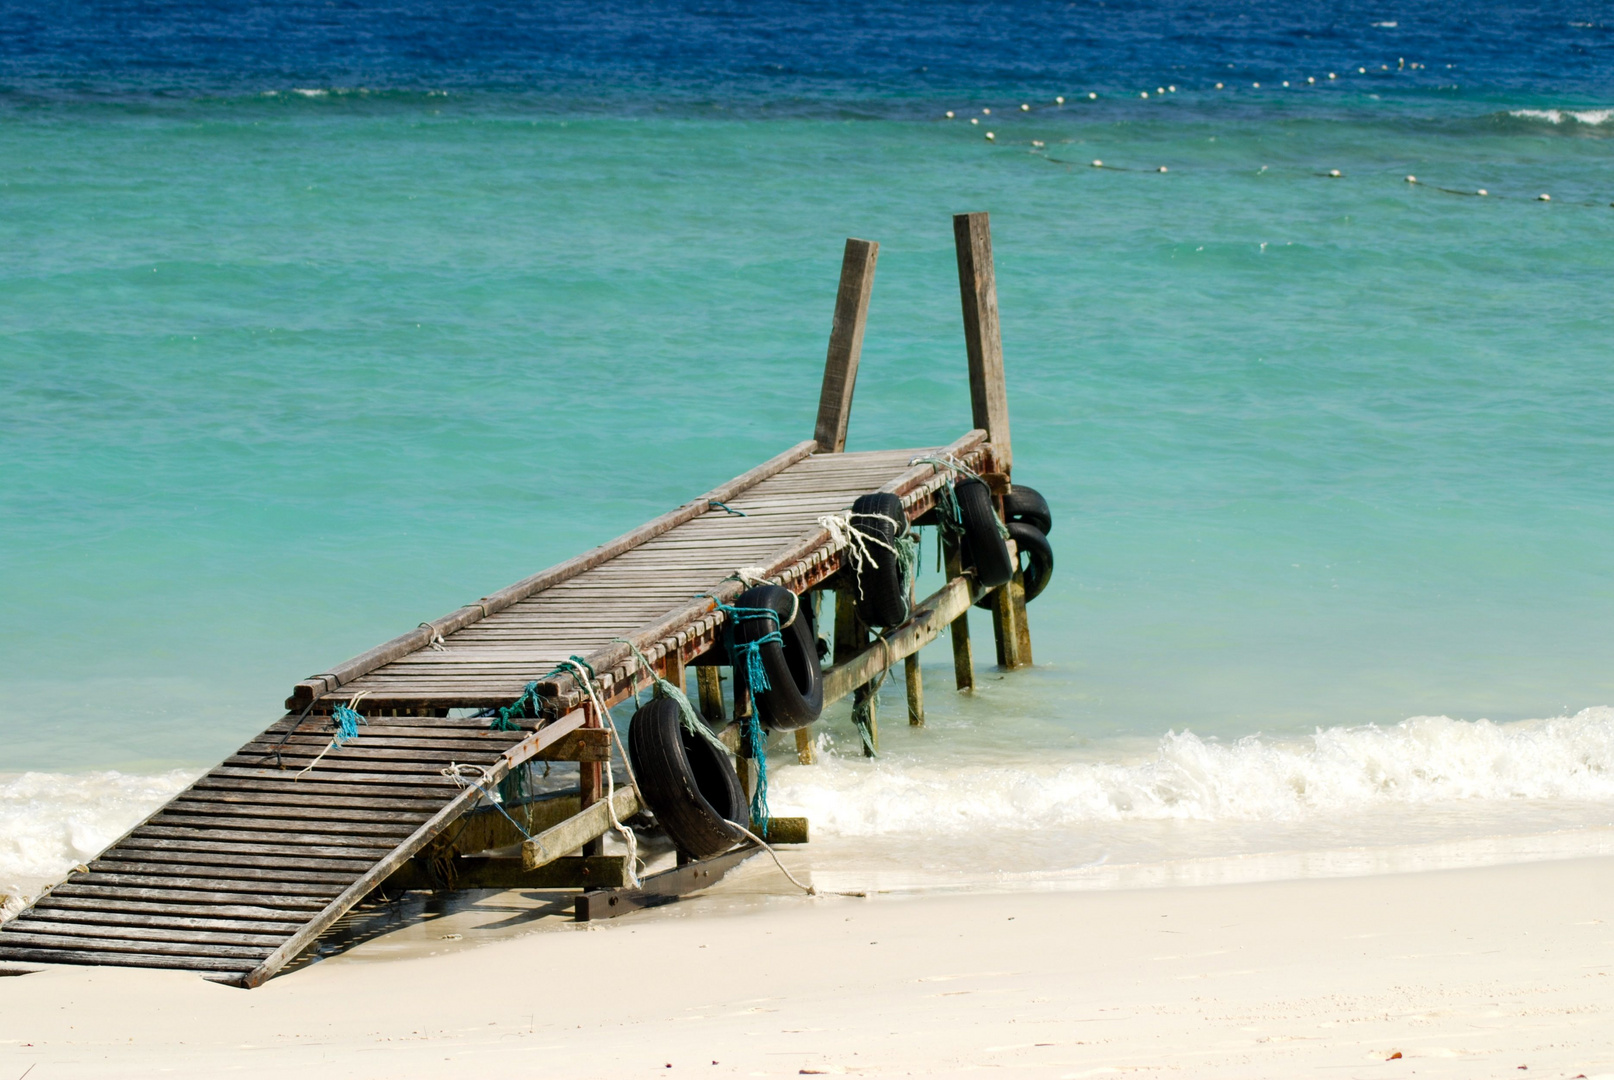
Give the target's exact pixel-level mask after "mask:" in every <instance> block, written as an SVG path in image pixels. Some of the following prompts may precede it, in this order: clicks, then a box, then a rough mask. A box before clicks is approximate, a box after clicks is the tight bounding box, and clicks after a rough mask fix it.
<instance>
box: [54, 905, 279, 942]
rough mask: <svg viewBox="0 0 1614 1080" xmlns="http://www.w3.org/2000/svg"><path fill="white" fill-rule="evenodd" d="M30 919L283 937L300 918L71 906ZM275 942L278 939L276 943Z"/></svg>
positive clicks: (55, 909)
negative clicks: (230, 915)
mask: <svg viewBox="0 0 1614 1080" xmlns="http://www.w3.org/2000/svg"><path fill="white" fill-rule="evenodd" d="M28 918H29V919H30V920H31V921H38V920H43V921H45V922H63V923H83V924H94V925H97V926H126V927H142V926H143V927H151V928H153V929H162V930H200V931H204V932H209V933H211V932H215V931H217V932H228V931H240V932H241V933H246V934H254V935H265V936H267V935H273V934H279V935H281V936H282V937H284V936H285V935H288V934H293V933H296V931H297V928H298V927H300V926H301V925H302V923H301V922H300V921H292V920H287V919H284V918H281V919H235V918H210V917H205V916H199V915H188V916H187V915H161V914H158V913H156V912H155V911H149V910H142V911H138V912H130V911H107V910H104V909H101V908H89V909H80V910H73V909H70V908H40V907H36V908H34V909H33V910H32V911H30V912H29V913H28ZM276 944H278V942H276Z"/></svg>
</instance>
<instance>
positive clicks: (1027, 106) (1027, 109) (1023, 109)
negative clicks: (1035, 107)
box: [1020, 101, 1031, 112]
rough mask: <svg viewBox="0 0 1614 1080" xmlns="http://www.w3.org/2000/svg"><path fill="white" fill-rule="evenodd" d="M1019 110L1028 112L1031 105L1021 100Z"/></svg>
mask: <svg viewBox="0 0 1614 1080" xmlns="http://www.w3.org/2000/svg"><path fill="white" fill-rule="evenodd" d="M1020 111H1021V112H1030V111H1031V106H1030V105H1027V104H1026V103H1025V102H1023V101H1022V102H1021V103H1020Z"/></svg>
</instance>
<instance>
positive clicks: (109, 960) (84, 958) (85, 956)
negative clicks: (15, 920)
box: [0, 931, 252, 974]
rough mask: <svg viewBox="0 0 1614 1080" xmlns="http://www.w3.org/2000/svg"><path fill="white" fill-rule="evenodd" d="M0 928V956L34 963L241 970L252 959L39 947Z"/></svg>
mask: <svg viewBox="0 0 1614 1080" xmlns="http://www.w3.org/2000/svg"><path fill="white" fill-rule="evenodd" d="M5 938H6V935H5V933H4V932H3V931H0V960H11V961H17V962H21V963H33V964H89V965H96V966H105V967H144V968H177V969H179V970H181V971H200V972H220V973H227V974H233V973H240V972H244V971H248V970H250V969H251V968H252V961H250V960H245V959H229V958H225V957H209V956H162V955H158V954H155V953H109V952H98V951H91V950H87V949H68V948H59V947H58V948H38V947H33V948H29V947H23V946H14V945H9V944H7V943H6V940H5Z"/></svg>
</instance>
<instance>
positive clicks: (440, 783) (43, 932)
mask: <svg viewBox="0 0 1614 1080" xmlns="http://www.w3.org/2000/svg"><path fill="white" fill-rule="evenodd" d="M814 449H815V446H814V444H813V443H811V442H809V443H804V444H802V445H800V446H797V447H795V448H793V449H792V450H790V451H787V452H786V453H785V454H782V455H780V456H779V457H777V458H775V459H773V460H772V461H771V462H769V463H767V464H766V465H764V466H762V467H759V468H758V469H756V470H753V471H752V472H751V473H748V474H746V475H745V476H743V477H741V478H739V479H737V480H736V481H734V482H731V483H730V484H726V485H724V486H723V487H721V488H718V489H716V490H714V491H713V492H709V493H708V494H707V495H705V496H702V497H701V498H700V499H698V500H694V501H692V502H691V503H688V504H685V506H683V507H681V508H680V509H679V510H676V511H673V512H672V513H671V514H668V515H665V516H664V517H663V518H660V519H657V521H655V522H651V523H649V524H648V525H645V526H642V527H641V528H639V529H636V530H634V532H632V533H629V534H628V535H627V536H626V537H623V538H620V539H619V540H617V541H613V542H612V543H610V544H606V545H603V546H602V547H600V548H597V549H595V550H594V551H593V552H590V553H587V554H585V555H584V556H580V557H579V558H577V559H574V560H571V561H569V562H567V563H563V564H561V565H560V566H558V567H555V568H553V569H551V570H549V571H545V572H544V573H542V574H538V575H535V576H534V577H532V578H529V579H527V581H525V582H522V583H519V584H518V585H516V586H512V587H511V588H509V589H506V590H503V591H501V592H500V593H496V594H493V595H492V596H490V597H487V598H484V599H483V600H481V601H479V602H478V603H476V604H472V605H467V606H466V607H464V608H461V609H459V610H458V611H456V612H454V613H453V614H451V615H449V616H445V617H444V618H443V619H439V620H436V621H435V622H433V623H431V624H428V625H427V626H426V627H423V628H421V629H420V630H418V631H417V632H415V633H413V634H409V635H404V636H403V637H402V638H400V639H396V640H395V641H394V642H389V643H387V644H386V645H383V646H380V647H378V648H377V649H373V650H371V651H370V652H369V653H366V654H365V655H364V656H361V657H358V658H355V660H354V661H350V662H348V663H347V664H344V665H339V666H338V667H336V668H334V669H332V670H331V671H329V672H324V673H321V674H320V675H318V676H315V677H312V678H310V679H308V680H304V681H303V682H302V683H299V684H298V686H297V687H296V689H295V690H294V692H293V694H292V697H291V698H290V699H289V700H288V707H290V708H291V709H292V710H293V711H292V712H289V713H288V714H287V715H286V716H285V717H283V718H281V719H280V720H279V721H277V722H276V723H275V724H273V725H271V726H270V727H269V728H268V729H267V730H266V731H265V732H263V733H262V734H261V735H259V736H258V737H257V738H255V739H253V740H252V741H251V742H249V743H247V745H245V746H243V747H242V748H241V749H240V750H239V751H237V752H236V753H235V754H233V755H231V756H230V757H229V758H227V759H226V760H225V761H224V762H223V763H221V764H220V765H219V766H218V767H216V768H214V769H212V770H211V771H209V772H208V773H207V774H206V775H205V776H203V777H201V778H200V779H198V780H197V781H196V782H195V783H194V784H192V785H191V786H190V787H189V788H187V789H186V790H185V791H184V792H182V793H181V794H180V795H178V796H177V797H176V798H174V799H173V800H172V801H171V802H170V803H168V805H166V806H164V807H163V808H162V809H161V810H159V811H158V812H157V813H155V814H153V815H152V816H151V817H150V818H148V819H147V820H145V821H144V822H142V823H141V824H140V825H138V826H137V827H136V828H135V829H133V830H132V831H131V832H130V833H129V834H128V835H126V836H124V837H123V838H122V839H120V840H119V841H118V842H117V843H116V844H114V845H113V846H112V847H111V848H109V849H108V850H107V851H105V852H103V853H102V854H101V856H100V857H98V858H97V859H96V860H95V861H94V862H92V863H91V864H90V865H89V866H88V868H87V871H84V872H78V873H74V874H73V875H71V876H70V877H69V878H68V879H67V880H66V881H65V882H63V883H62V884H61V885H58V886H57V887H56V888H55V889H54V890H52V891H51V892H50V893H49V894H48V895H47V896H45V897H43V898H41V899H40V900H38V901H37V902H35V904H34V905H33V906H32V907H31V908H30V909H28V910H27V911H26V912H24V913H22V914H21V915H19V916H18V917H17V918H15V919H13V920H11V921H10V922H8V923H6V924H5V925H4V926H3V927H0V961H13V962H47V963H69V964H115V965H125V966H138V967H164V968H181V969H186V970H192V971H198V972H202V973H205V974H206V975H208V976H209V977H211V978H216V979H221V980H225V981H231V982H238V983H242V984H245V985H256V984H257V983H258V982H261V981H262V980H263V979H265V978H268V977H269V976H271V975H272V974H274V972H275V971H277V970H279V969H280V968H281V967H283V966H284V965H285V964H286V963H288V962H290V961H291V960H293V959H295V957H296V956H297V954H298V953H300V952H301V951H303V950H304V949H306V948H307V947H308V945H310V944H311V943H312V942H313V941H314V940H315V939H317V937H318V935H319V934H320V933H321V932H323V931H324V930H325V929H326V928H328V927H329V926H330V925H331V924H332V923H333V922H335V921H336V919H338V918H339V917H340V916H341V915H342V914H343V913H345V912H346V911H347V910H349V909H350V908H351V907H352V906H353V905H354V904H356V903H358V902H359V901H360V900H362V899H363V898H364V897H365V896H366V895H367V894H368V893H369V892H370V891H372V890H373V889H374V888H375V887H376V886H377V885H379V884H380V883H381V882H382V881H384V880H385V879H386V877H387V876H388V875H389V874H390V873H392V872H393V871H394V870H396V869H397V868H398V867H399V866H401V865H402V864H403V863H404V862H405V861H406V860H407V859H409V858H410V857H412V856H413V855H415V854H417V853H418V852H420V851H421V850H422V849H423V848H424V847H425V846H426V845H427V844H428V843H430V842H431V841H432V840H433V839H434V838H435V837H436V836H438V835H439V833H441V832H442V831H443V830H444V829H445V828H446V827H447V826H449V825H450V824H451V823H452V822H454V821H455V819H457V818H458V817H459V816H461V815H462V814H464V813H465V812H466V811H467V810H469V809H471V808H472V807H474V806H475V805H476V804H477V802H478V801H480V799H481V797H482V796H481V795H480V793H479V792H477V791H476V790H474V789H468V788H464V787H461V786H460V785H458V784H457V783H456V782H455V781H454V780H452V779H450V778H449V777H446V776H444V775H443V773H442V770H443V769H444V768H445V767H446V766H448V765H449V764H451V763H454V764H467V765H476V766H480V767H482V768H483V769H484V770H485V775H486V777H487V779H488V782H496V781H497V780H498V779H499V778H501V777H502V776H503V775H505V774H506V773H507V772H508V771H509V770H510V769H512V768H514V767H516V766H517V765H520V764H521V763H522V762H523V761H526V760H528V759H530V758H532V757H533V756H535V755H538V754H541V753H542V752H543V751H544V750H545V748H546V747H548V746H550V745H551V744H553V743H556V742H557V741H558V740H560V739H561V738H563V737H564V736H565V735H567V734H569V733H570V732H572V731H573V730H575V729H577V728H578V727H580V726H582V725H583V724H584V723H585V720H586V717H585V714H584V712H583V711H582V710H577V709H575V706H576V705H577V704H578V702H579V701H580V699H581V693H580V690H579V688H578V687H577V686H576V685H575V684H573V683H572V681H571V680H569V679H564V678H562V679H557V680H555V681H553V682H551V683H548V684H545V687H544V689H545V690H546V691H548V693H547V695H546V710H545V716H544V718H542V719H540V720H528V721H525V722H524V726H523V728H522V729H521V730H519V731H493V730H491V729H490V728H489V727H488V722H487V721H486V720H484V719H476V718H466V719H458V718H453V719H451V718H449V717H448V715H447V710H449V709H452V708H465V707H487V706H494V705H504V704H508V703H510V702H511V701H513V700H514V699H515V698H516V697H517V696H519V695H520V694H521V692H522V690H523V688H524V687H525V685H526V684H527V683H528V682H530V681H532V680H533V679H535V678H537V677H538V676H540V675H542V674H544V673H546V672H548V671H550V670H551V669H552V668H553V667H554V666H555V664H556V663H557V662H558V661H560V660H562V659H564V658H566V657H568V656H571V655H574V654H575V655H581V656H585V657H587V658H588V659H589V661H590V663H591V664H593V666H594V667H595V669H596V670H597V671H598V672H599V673H600V675H601V680H600V681H601V684H602V685H603V687H604V690H605V694H606V696H607V699H608V703H610V702H614V701H619V700H621V699H623V698H624V697H626V695H627V694H629V693H630V692H631V685H632V683H631V681H630V678H629V676H630V668H631V667H633V666H634V665H632V664H631V663H629V664H627V665H625V664H624V661H627V660H628V656H629V652H628V649H627V647H626V646H624V645H621V644H613V643H612V640H611V639H612V638H615V637H627V638H630V639H632V640H633V641H634V642H635V644H637V645H638V646H639V647H640V648H641V649H643V650H644V651H645V652H646V654H647V655H648V656H649V658H650V659H651V661H652V662H653V663H656V664H657V665H658V667H667V666H671V665H676V666H681V665H682V664H683V663H684V662H687V661H689V660H692V659H694V658H695V657H697V656H699V655H700V654H701V653H703V652H705V651H706V649H707V648H709V647H710V645H711V644H712V642H713V641H714V640H715V635H716V633H717V632H718V630H719V628H720V626H721V624H722V615H721V613H720V612H717V611H715V610H714V603H713V601H712V600H711V599H710V598H706V597H699V596H698V594H705V593H711V594H715V595H717V596H720V597H722V598H724V599H730V598H732V597H733V596H734V595H736V594H737V593H738V592H739V591H740V590H741V589H742V588H743V587H744V586H743V585H742V584H741V583H740V582H738V581H734V580H725V579H727V578H728V577H729V576H730V575H731V574H733V573H734V572H735V571H736V570H738V569H741V568H747V569H748V570H749V571H750V572H753V573H760V574H761V576H764V577H767V578H769V579H771V580H773V581H776V582H779V583H780V584H784V585H786V586H787V587H790V588H792V589H795V590H796V591H798V592H799V591H803V590H805V589H807V588H810V587H812V586H813V585H815V584H817V583H818V582H820V581H822V580H823V579H824V578H826V577H828V576H829V575H830V574H832V573H833V572H834V571H835V570H837V569H838V568H839V566H840V556H841V553H840V551H839V550H837V549H835V548H834V547H832V546H831V545H830V543H829V535H828V533H827V532H826V531H825V530H824V529H823V528H822V527H821V526H819V525H818V523H817V519H818V517H819V516H820V515H823V514H830V513H834V512H837V511H840V510H844V509H846V508H847V507H848V506H849V505H850V504H851V502H852V500H853V499H854V498H856V497H857V496H858V495H861V494H864V493H865V492H869V491H874V490H879V489H884V490H889V491H895V492H897V493H898V494H900V495H902V496H903V498H904V502H905V503H906V504H907V505H908V507H909V513H910V516H912V517H917V516H919V515H920V514H922V513H923V512H924V511H926V510H927V509H929V507H930V505H931V502H932V497H933V493H934V491H935V489H936V487H938V486H939V485H940V484H941V483H943V482H944V481H945V479H946V476H945V474H944V473H941V472H938V470H936V469H935V468H934V467H932V466H929V465H920V466H913V467H910V465H909V462H910V461H911V460H912V459H913V458H914V457H915V456H918V455H922V454H930V453H936V452H950V453H953V454H955V455H957V456H959V457H961V458H963V459H966V460H969V461H971V462H974V463H975V464H977V465H981V464H982V462H983V461H984V460H986V459H987V458H988V457H989V455H990V447H989V446H987V445H986V444H985V443H984V433H983V432H980V431H972V432H970V433H969V434H967V435H965V436H964V437H963V438H961V439H959V440H958V441H957V442H955V443H954V444H953V445H951V446H949V447H946V448H941V451H938V450H933V449H906V450H886V451H871V452H864V453H854V454H845V453H839V454H814V453H813V452H812V451H813V450H814ZM714 501H720V502H723V503H726V504H727V505H728V506H729V507H730V508H732V509H733V510H736V511H739V512H740V513H742V514H743V515H744V516H743V517H742V516H738V515H735V514H730V513H726V512H725V511H723V510H722V509H720V508H717V507H714V506H712V505H711V503H713V502H714ZM632 674H633V677H634V678H638V679H640V680H642V678H643V675H642V673H640V672H637V671H634V672H633V673H632ZM360 694H363V695H364V697H363V699H362V701H361V702H360V710H361V711H362V712H365V713H366V714H368V715H369V716H370V720H369V722H368V724H367V725H366V726H364V727H362V728H360V735H359V737H358V738H357V739H355V740H353V741H351V742H349V743H348V744H346V745H345V746H343V747H341V748H339V749H332V750H329V751H328V752H326V753H325V754H324V756H323V758H321V757H320V756H319V755H320V754H321V752H322V751H325V750H326V748H327V747H328V746H329V744H330V741H331V735H330V727H331V724H330V720H329V716H328V713H329V711H330V709H331V708H332V707H333V706H334V704H336V703H337V702H341V701H350V700H353V699H354V698H356V697H357V696H358V695H360ZM388 712H400V713H409V712H413V713H417V714H420V715H398V716H386V715H383V714H385V713H388ZM594 722H596V723H597V720H595V721H594ZM305 770H306V771H305Z"/></svg>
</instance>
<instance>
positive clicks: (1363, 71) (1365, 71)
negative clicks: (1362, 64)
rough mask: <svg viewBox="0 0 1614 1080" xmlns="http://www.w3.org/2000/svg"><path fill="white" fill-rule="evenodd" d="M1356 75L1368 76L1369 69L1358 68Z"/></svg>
mask: <svg viewBox="0 0 1614 1080" xmlns="http://www.w3.org/2000/svg"><path fill="white" fill-rule="evenodd" d="M1356 73H1357V74H1358V75H1366V74H1367V68H1357V69H1356Z"/></svg>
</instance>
